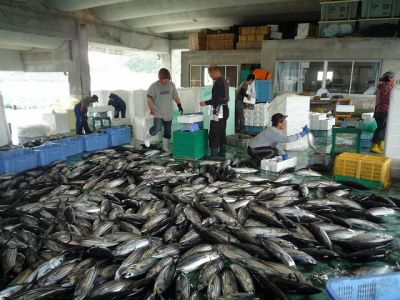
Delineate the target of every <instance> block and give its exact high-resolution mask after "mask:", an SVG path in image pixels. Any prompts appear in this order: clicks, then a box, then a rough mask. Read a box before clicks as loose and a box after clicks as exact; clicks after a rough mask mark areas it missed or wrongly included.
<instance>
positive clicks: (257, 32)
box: [236, 26, 269, 49]
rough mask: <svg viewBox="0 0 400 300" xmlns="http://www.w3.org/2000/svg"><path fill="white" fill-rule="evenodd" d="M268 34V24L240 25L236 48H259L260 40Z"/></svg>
mask: <svg viewBox="0 0 400 300" xmlns="http://www.w3.org/2000/svg"><path fill="white" fill-rule="evenodd" d="M268 34H269V27H268V26H252V27H240V29H239V37H238V42H237V43H236V49H257V48H261V46H262V41H263V40H264V39H265V37H266V35H268Z"/></svg>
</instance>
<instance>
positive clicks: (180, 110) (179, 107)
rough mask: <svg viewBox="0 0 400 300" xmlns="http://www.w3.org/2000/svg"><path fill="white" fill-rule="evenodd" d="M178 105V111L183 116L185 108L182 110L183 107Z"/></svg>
mask: <svg viewBox="0 0 400 300" xmlns="http://www.w3.org/2000/svg"><path fill="white" fill-rule="evenodd" d="M177 105H178V109H179V112H180V113H181V115H183V108H182V105H181V104H180V103H179V104H177Z"/></svg>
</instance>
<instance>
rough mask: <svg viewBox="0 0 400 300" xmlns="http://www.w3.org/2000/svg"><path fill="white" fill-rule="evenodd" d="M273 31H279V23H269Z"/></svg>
mask: <svg viewBox="0 0 400 300" xmlns="http://www.w3.org/2000/svg"><path fill="white" fill-rule="evenodd" d="M268 26H269V30H270V31H271V32H276V31H279V25H268Z"/></svg>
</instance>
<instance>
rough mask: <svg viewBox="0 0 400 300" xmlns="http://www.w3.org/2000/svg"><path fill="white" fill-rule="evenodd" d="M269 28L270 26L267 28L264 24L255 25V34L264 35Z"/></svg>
mask: <svg viewBox="0 0 400 300" xmlns="http://www.w3.org/2000/svg"><path fill="white" fill-rule="evenodd" d="M269 30H270V28H269V26H267V25H264V26H257V28H256V34H257V35H266V34H268V33H269Z"/></svg>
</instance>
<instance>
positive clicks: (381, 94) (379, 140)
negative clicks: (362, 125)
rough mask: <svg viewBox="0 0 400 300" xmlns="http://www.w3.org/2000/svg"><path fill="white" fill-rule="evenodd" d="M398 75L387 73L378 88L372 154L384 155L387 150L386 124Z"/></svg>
mask: <svg viewBox="0 0 400 300" xmlns="http://www.w3.org/2000/svg"><path fill="white" fill-rule="evenodd" d="M396 80H397V78H396V74H395V73H394V72H392V71H389V72H386V73H385V74H383V75H382V77H381V78H380V79H379V81H380V82H379V84H378V85H377V87H376V106H375V112H374V119H375V121H376V125H377V128H376V129H375V132H374V135H373V137H372V141H371V152H375V153H383V150H384V148H385V133H386V122H387V117H388V111H389V102H390V97H391V96H392V91H393V88H394V87H395V85H396Z"/></svg>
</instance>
